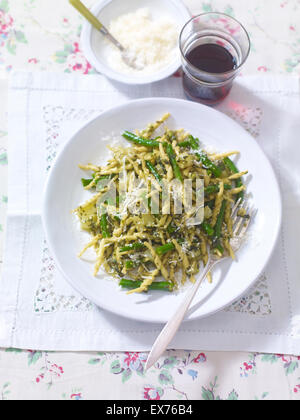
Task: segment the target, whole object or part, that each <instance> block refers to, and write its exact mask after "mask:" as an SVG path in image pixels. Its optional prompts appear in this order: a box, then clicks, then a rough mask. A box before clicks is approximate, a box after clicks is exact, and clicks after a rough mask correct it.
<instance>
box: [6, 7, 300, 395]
mask: <svg viewBox="0 0 300 420" xmlns="http://www.w3.org/2000/svg"><path fill="white" fill-rule="evenodd" d="M93 2H94V1H93V0H86V1H85V3H86V4H87V5H88V6H91V5H92V4H93ZM185 2H186V4H187V6H188V7H189V8H190V10H191V12H192V13H193V14H197V13H201V12H207V11H221V12H225V13H227V14H230V15H232V16H235V17H236V18H238V19H239V20H240V21H242V22H243V23H244V25H245V26H246V27H247V29H248V31H249V34H250V37H251V42H252V54H251V56H250V59H249V61H248V63H247V66H246V67H245V68H244V74H258V73H260V72H261V73H285V74H287V73H291V74H299V75H300V0H252V1H250V2H249V1H248V0H206V1H200V0H185ZM82 22H83V21H82V18H81V17H80V16H78V15H77V13H76V12H75V11H74V10H73V9H72V8H71V7H70V6H69V4H68V2H67V1H66V0H65V1H62V0H52V1H51V4H50V2H45V1H40V0H0V98H1V101H0V269H1V257H2V250H3V240H4V232H5V213H6V203H7V201H8V199H9V197H7V164H8V157H7V153H6V148H7V142H8V133H7V115H6V111H7V79H8V76H9V73H10V72H11V71H12V69H26V70H32V71H34V70H38V71H45V70H47V71H58V72H78V73H83V74H87V75H88V74H91V73H94V69H93V68H92V67H91V65H90V64H89V63H88V62H87V60H86V59H85V57H84V56H83V54H82V52H81V50H80V44H79V35H80V31H81V26H82ZM87 77H88V76H87ZM145 359H146V354H143V353H128V352H127V353H108V352H106V353H103V352H101V353H51V352H39V351H34V350H27V351H21V350H16V349H2V350H0V400H1V399H3V400H5V399H7V400H10V399H11V400H17V399H55V400H60V399H62V400H81V399H101V400H102V399H115V400H116V399H131V400H142V399H145V400H164V399H174V400H187V399H189V400H192V399H197V400H199V399H200V400H201V399H204V400H218V399H222V400H238V399H244V400H245V399H247V400H262V399H273V400H274V399H287V400H291V399H300V358H297V357H291V356H285V355H278V354H274V355H273V354H268V355H267V354H245V353H224V352H222V353H221V352H206V353H203V352H201V351H200V350H199V351H198V352H195V351H193V352H190V351H188V350H182V351H171V350H170V351H168V352H167V353H166V354H165V356H164V357H162V358H161V359H160V361H159V363H157V364H156V365H155V367H154V368H153V369H151V370H150V371H149V372H147V373H145V372H144V365H145Z"/></svg>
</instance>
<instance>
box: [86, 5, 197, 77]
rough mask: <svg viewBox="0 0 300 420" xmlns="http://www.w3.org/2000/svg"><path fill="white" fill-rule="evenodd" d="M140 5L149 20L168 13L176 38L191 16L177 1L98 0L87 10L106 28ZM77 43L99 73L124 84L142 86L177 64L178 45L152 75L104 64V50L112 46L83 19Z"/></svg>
mask: <svg viewBox="0 0 300 420" xmlns="http://www.w3.org/2000/svg"><path fill="white" fill-rule="evenodd" d="M141 3H142V4H141ZM140 8H147V9H149V10H150V12H151V15H152V17H153V19H157V18H159V17H161V16H168V17H170V18H171V19H173V20H174V21H175V22H177V23H178V40H179V32H180V30H181V28H182V27H183V26H184V24H185V23H186V22H187V21H188V20H189V19H190V18H191V14H190V12H189V11H188V9H187V8H186V6H185V5H184V4H183V3H182V1H180V0H143V2H141V1H140V0H130V1H124V0H101V1H100V2H98V3H97V4H96V5H95V6H94V7H93V8H92V9H91V12H92V13H93V14H94V15H96V16H97V17H98V18H99V20H100V21H101V22H102V23H103V24H104V26H106V27H108V26H109V23H110V22H111V21H112V20H114V19H116V18H118V17H119V16H121V15H123V14H126V13H130V12H134V11H136V10H137V9H140ZM81 46H82V50H83V53H84V55H85V57H86V58H87V60H88V61H89V62H90V64H91V65H92V66H93V67H94V68H95V69H96V70H97V71H98V72H99V73H102V74H104V75H105V76H106V77H108V78H110V79H113V80H116V81H118V82H122V83H126V84H135V85H142V84H147V83H153V82H157V81H159V80H162V79H165V78H167V77H169V76H171V75H172V74H173V73H175V72H176V71H177V70H178V68H179V67H180V65H181V62H180V54H179V47H178V56H177V57H176V59H174V61H173V62H172V63H170V64H168V65H167V66H165V67H163V68H162V69H161V70H159V71H156V72H155V73H153V74H147V75H145V74H138V73H133V74H124V73H121V72H117V71H116V70H115V69H113V68H112V67H111V66H110V65H109V63H108V52H109V49H110V48H113V47H111V46H110V45H109V43H108V42H107V40H105V37H104V36H103V35H102V34H101V33H100V32H99V31H97V30H96V29H95V28H93V27H92V25H91V24H90V23H88V22H87V21H85V23H84V26H83V29H82V33H81Z"/></svg>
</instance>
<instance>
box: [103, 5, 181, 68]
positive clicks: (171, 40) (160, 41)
mask: <svg viewBox="0 0 300 420" xmlns="http://www.w3.org/2000/svg"><path fill="white" fill-rule="evenodd" d="M109 31H110V32H111V34H112V35H113V36H114V37H115V38H116V39H117V40H118V41H119V42H120V43H121V44H122V45H123V46H124V47H125V48H126V49H127V50H128V52H129V53H130V55H132V56H135V57H136V64H137V67H138V68H137V69H135V68H133V67H129V66H128V65H127V64H126V63H125V62H124V60H123V58H122V54H121V52H120V51H119V50H118V49H117V48H115V47H112V49H111V53H110V54H109V56H108V63H109V64H110V66H111V67H112V68H113V69H115V70H117V71H120V72H123V73H143V74H151V73H153V72H155V71H157V70H160V69H161V68H163V67H165V66H166V65H167V64H169V63H171V62H172V61H174V59H175V58H176V54H178V51H177V41H178V36H179V28H178V25H177V23H176V22H175V21H173V20H172V19H170V18H169V17H163V16H162V17H160V18H158V19H153V18H152V16H151V13H150V10H149V9H148V8H142V9H138V10H136V11H135V12H132V13H127V14H124V15H122V16H120V17H118V18H117V19H115V20H113V21H111V22H110V25H109Z"/></svg>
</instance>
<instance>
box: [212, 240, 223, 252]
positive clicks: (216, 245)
mask: <svg viewBox="0 0 300 420" xmlns="http://www.w3.org/2000/svg"><path fill="white" fill-rule="evenodd" d="M214 249H215V250H217V251H219V252H220V254H222V255H223V254H224V252H225V250H224V248H223V247H222V245H221V244H220V241H217V242H216V243H215V244H214Z"/></svg>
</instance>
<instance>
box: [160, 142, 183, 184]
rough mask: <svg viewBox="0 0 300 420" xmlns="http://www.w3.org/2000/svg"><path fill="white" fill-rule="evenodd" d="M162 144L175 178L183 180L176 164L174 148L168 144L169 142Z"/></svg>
mask: <svg viewBox="0 0 300 420" xmlns="http://www.w3.org/2000/svg"><path fill="white" fill-rule="evenodd" d="M164 146H165V149H166V153H167V155H168V157H169V159H170V163H171V165H172V168H173V172H174V177H175V178H176V179H179V181H181V182H183V176H182V173H181V170H180V168H179V166H178V163H177V161H176V154H175V152H174V149H173V147H172V145H171V144H169V143H165V144H164Z"/></svg>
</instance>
